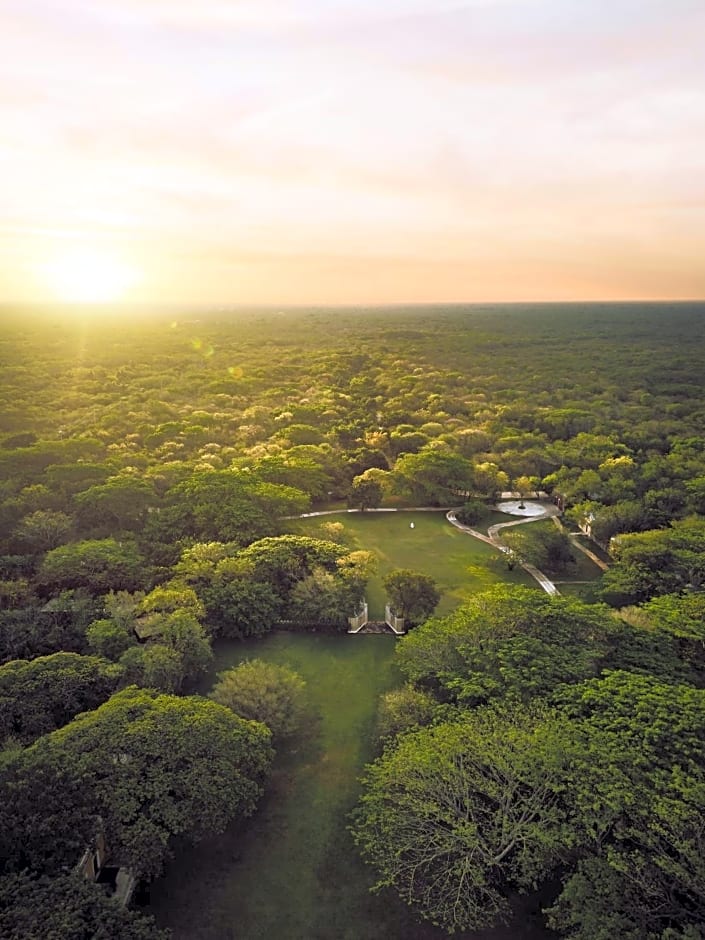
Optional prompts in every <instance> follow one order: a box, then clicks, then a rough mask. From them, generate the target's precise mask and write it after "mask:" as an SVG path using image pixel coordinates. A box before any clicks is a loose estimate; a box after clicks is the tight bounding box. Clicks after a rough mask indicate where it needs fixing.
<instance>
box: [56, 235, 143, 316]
mask: <svg viewBox="0 0 705 940" xmlns="http://www.w3.org/2000/svg"><path fill="white" fill-rule="evenodd" d="M42 278H43V280H44V281H45V283H46V285H47V286H48V287H49V288H50V290H51V291H52V293H53V294H54V296H55V297H56V298H57V300H61V301H69V302H78V303H110V302H114V301H118V300H122V299H123V298H124V297H125V295H126V293H127V292H128V290H129V289H130V288H131V287H132V285H133V284H134V283H135V281H136V280H137V275H136V272H135V271H134V269H133V268H131V267H130V266H129V265H127V264H126V263H125V262H124V261H122V259H121V258H119V257H117V256H116V255H114V254H109V253H108V252H103V251H98V250H95V249H92V248H81V249H78V248H76V249H74V250H72V251H67V252H65V253H63V254H61V255H57V256H56V257H55V258H53V259H52V260H51V261H50V262H48V263H47V264H46V265H45V266H44V268H43V270H42Z"/></svg>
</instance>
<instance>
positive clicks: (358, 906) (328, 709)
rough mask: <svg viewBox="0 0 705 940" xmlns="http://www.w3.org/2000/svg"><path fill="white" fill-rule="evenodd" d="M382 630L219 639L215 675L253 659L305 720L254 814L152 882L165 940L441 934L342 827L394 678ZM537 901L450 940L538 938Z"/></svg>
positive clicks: (333, 939) (353, 939) (389, 643)
mask: <svg viewBox="0 0 705 940" xmlns="http://www.w3.org/2000/svg"><path fill="white" fill-rule="evenodd" d="M397 642H398V641H397V640H395V639H394V638H393V637H391V636H380V635H376V636H356V637H351V636H347V635H342V636H340V635H337V636H336V635H333V636H331V635H323V634H301V633H274V634H269V635H268V636H266V637H264V638H263V639H261V640H250V641H246V642H244V643H240V642H237V641H234V640H232V641H220V642H218V643H217V644H216V645H215V650H214V651H215V654H216V662H215V665H214V667H213V669H212V671H211V673H210V675H209V676H207V677H206V678H205V679H204V680H203V681H202V682H201V683H200V684H199V687H198V689H197V691H200V692H202V693H204V692H207V691H208V690H209V689H210V688H211V687H212V685H213V683H214V680H215V674H216V672H220V671H221V670H223V669H227V668H229V667H231V666H234V665H237V664H238V663H239V662H242V660H243V659H247V658H254V657H258V658H260V659H264V660H266V661H267V662H272V663H276V664H278V665H287V666H290V667H291V668H293V669H295V670H296V671H297V672H299V673H300V674H301V675H302V676H303V677H304V679H306V682H307V686H308V697H309V708H310V715H311V719H310V721H309V723H308V724H307V725H306V727H304V728H303V729H302V731H301V733H300V734H298V735H296V736H295V737H294V738H292V739H291V740H290V741H289V743H288V744H287V745H286V746H282V747H281V748H280V750H279V752H278V754H277V756H276V759H275V762H274V768H273V773H272V775H271V777H270V779H269V781H268V783H267V790H266V793H265V796H264V798H263V799H262V801H261V803H260V806H259V808H258V810H257V812H256V814H255V815H254V816H253V817H252V818H251V819H249V820H246V821H245V822H244V823H242V824H240V825H238V826H232V827H230V828H229V829H228V830H227V831H226V832H225V833H223V834H222V835H221V836H217V837H214V838H211V839H208V840H206V841H204V842H202V843H200V844H199V845H197V846H191V845H188V844H186V843H180V844H178V845H177V846H176V847H175V848H176V858H175V859H174V861H172V862H171V863H170V864H169V865H168V866H167V869H166V872H165V874H164V877H163V878H161V879H158V880H157V881H156V882H155V883H154V885H153V886H152V898H151V905H150V908H151V913H153V914H154V915H155V916H156V918H157V922H158V924H159V925H160V926H162V927H168V928H170V929H171V930H172V932H173V937H174V940H412V938H413V940H442V938H443V937H445V936H447V935H446V934H445V933H444V932H443V931H441V930H438V929H436V928H434V927H432V926H430V925H428V924H424V923H420V922H419V921H418V920H417V919H416V918H415V916H414V914H413V913H412V912H411V911H410V909H409V908H407V907H406V906H405V905H404V904H402V902H401V901H400V900H399V899H398V898H397V896H396V895H395V894H394V893H393V892H392V891H391V890H389V889H387V890H384V891H382V892H381V893H379V894H371V893H370V891H369V889H370V887H371V885H372V883H373V874H372V872H371V870H370V869H369V868H367V867H366V866H365V865H364V864H363V863H362V861H361V860H360V858H359V856H358V854H357V850H356V849H355V846H354V844H353V842H352V839H351V837H350V834H349V832H348V830H347V824H348V813H349V812H350V810H351V809H352V808H353V806H354V804H355V802H356V800H357V796H358V794H359V789H360V785H359V782H358V778H359V776H360V774H361V772H362V769H363V766H364V764H365V763H367V762H368V761H369V760H371V759H372V757H373V756H374V749H373V743H372V739H373V728H374V722H375V717H376V710H377V700H378V697H379V695H380V694H381V693H382V692H384V691H386V690H388V689H390V688H394V687H395V686H397V685H398V684H399V683H400V681H401V680H400V676H399V674H398V673H397V671H396V669H395V666H394V661H393V660H394V648H395V644H396V643H397ZM538 907H539V902H538V900H537V899H536V898H527V897H521V898H516V904H515V910H516V915H515V918H514V920H513V922H512V923H511V924H510V925H509V926H507V927H500V928H497V929H496V930H488V931H483V932H481V933H477V934H475V933H473V934H456V936H457V937H458V938H459V940H462V938H467V940H470V938H472V940H544V938H547V937H548V936H550V934H548V933H547V932H546V931H545V930H543V929H542V928H541V926H540V924H539V915H538Z"/></svg>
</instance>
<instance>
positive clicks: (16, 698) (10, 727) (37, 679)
mask: <svg viewBox="0 0 705 940" xmlns="http://www.w3.org/2000/svg"><path fill="white" fill-rule="evenodd" d="M121 675H122V671H121V670H120V668H119V667H117V666H115V665H113V664H111V663H109V662H107V661H106V660H105V659H102V658H100V657H98V656H80V655H79V654H77V653H53V654H52V655H51V656H40V657H38V658H37V659H33V660H31V661H29V662H27V661H26V660H21V659H16V660H13V661H12V662H9V663H6V664H5V665H4V666H0V742H1V741H2V740H4V739H5V738H7V737H12V738H15V739H17V740H18V741H21V742H23V743H25V744H27V743H29V742H31V741H34V740H35V738H38V737H40V736H41V735H43V734H47V733H48V732H50V731H54V729H55V728H60V727H62V726H63V725H65V724H67V723H68V722H69V721H71V719H72V718H74V717H75V716H76V715H77V714H78V713H79V712H83V711H90V710H91V709H93V708H97V707H98V706H99V705H101V704H102V703H103V702H105V701H106V700H107V699H108V698H110V696H111V695H112V693H113V692H114V691H115V689H116V688H117V685H118V683H119V681H120V679H121Z"/></svg>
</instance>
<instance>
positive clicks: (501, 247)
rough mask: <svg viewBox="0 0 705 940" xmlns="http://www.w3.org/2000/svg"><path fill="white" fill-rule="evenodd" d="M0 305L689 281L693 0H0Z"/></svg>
mask: <svg viewBox="0 0 705 940" xmlns="http://www.w3.org/2000/svg"><path fill="white" fill-rule="evenodd" d="M2 9H3V13H2V17H3V31H2V36H0V53H1V55H0V79H1V84H0V87H1V88H2V91H1V92H0V113H1V114H2V118H3V120H2V131H1V132H0V153H1V155H2V156H1V158H0V159H1V160H2V167H3V180H4V183H5V185H4V186H3V192H2V195H0V209H1V210H2V214H1V216H0V218H1V219H2V221H1V222H0V303H2V302H4V303H22V302H26V303H51V302H65V303H68V304H73V303H76V302H80V301H96V300H97V301H100V300H105V301H111V300H124V301H127V302H132V303H137V304H141V305H148V306H149V305H153V304H160V305H165V306H168V305H172V304H174V303H181V304H185V305H192V304H194V303H198V304H199V305H206V306H213V305H224V306H247V305H249V306H255V305H257V306H267V307H269V306H293V307H296V306H310V305H315V306H350V305H353V306H386V305H411V304H424V303H459V304H469V303H531V302H541V303H551V302H552V303H571V302H573V303H581V302H591V301H598V302H605V303H609V302H617V301H627V302H643V301H654V302H657V301H664V302H669V301H677V300H684V301H685V300H692V299H693V298H699V297H705V268H703V265H702V256H703V252H704V249H705V211H704V209H705V166H704V165H703V162H702V160H701V152H702V140H703V139H704V134H705V60H704V59H703V57H702V50H701V46H702V42H701V40H702V36H703V35H705V6H703V4H702V3H699V2H694V0H639V2H637V0H616V2H615V3H612V4H610V5H609V8H606V6H605V4H603V3H601V2H597V0H582V2H578V0H535V2H532V3H528V2H527V0H388V2H387V3H385V4H383V5H379V4H375V3H372V2H371V0H356V2H354V3H353V2H352V0H326V2H323V0H289V2H284V0H258V2H255V0H242V2H238V3H224V2H222V0H203V2H202V3H200V4H198V5H196V4H193V3H190V2H187V0H169V2H166V0H102V2H101V3H99V4H97V3H94V2H89V0H4V2H3V4H2Z"/></svg>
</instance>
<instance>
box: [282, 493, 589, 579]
mask: <svg viewBox="0 0 705 940" xmlns="http://www.w3.org/2000/svg"><path fill="white" fill-rule="evenodd" d="M443 511H444V510H443V508H442V507H439V506H402V507H398V506H392V507H384V508H377V509H321V510H319V511H318V512H302V513H299V514H298V515H296V516H284V517H283V518H284V519H315V518H317V517H319V516H339V515H341V514H345V513H369V512H443ZM457 512H458V510H457V509H449V510H447V511H446V519H447V520H448V522H450V524H451V525H454V526H455V528H456V529H460V531H461V532H466V533H467V534H468V535H472V536H473V537H474V538H476V539H480V541H481V542H487V544H488V545H491V546H492V547H493V548H497V549H499V551H500V552H508V551H509V548H508V546H506V545H505V544H504V542H503V541H502V540H501V538H500V537H499V531H500V530H501V529H506V528H508V527H509V526H514V525H523V524H525V523H527V522H539V521H540V520H541V519H554V520H555V521H556V522H557V524H558V525H559V526H560V522H558V519H557V517H558V516H559V515H560V510H559V509H558V507H557V506H554V505H553V504H552V503H547V504H546V506H545V507H544V511H543V512H542V513H541V515H540V516H525V517H523V518H521V519H517V520H516V521H514V522H498V523H496V524H495V525H491V526H490V527H489V529H488V530H487V535H485V534H484V532H478V531H477V529H472V528H471V527H470V526H467V525H463V523H462V522H458V520H457V518H456V513H457ZM576 547H579V548H580V550H581V551H585V552H586V554H588V553H589V554H590V555H592V552H588V549H584V548H583V547H582V546H579V545H578V546H576ZM519 564H520V566H521V567H522V568H523V569H524V571H526V573H527V574H529V575H531V577H532V578H534V580H535V581H538V583H539V584H540V585H541V587H542V588H543V589H544V591H545V592H546V593H547V594H560V591H559V590H558V588H557V587H556V585H555V584H554V583H553V581H551V579H550V578H549V577H547V576H546V575H545V574H544V573H543V571H539V569H538V568H537V567H536V566H535V565H530V564H529V563H528V562H519ZM601 564H604V563H601Z"/></svg>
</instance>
